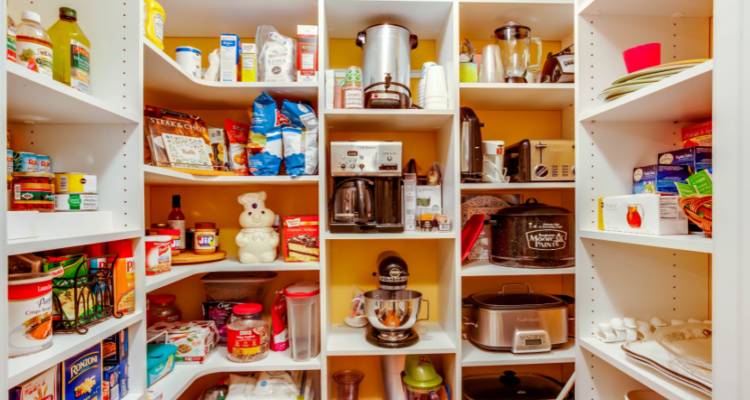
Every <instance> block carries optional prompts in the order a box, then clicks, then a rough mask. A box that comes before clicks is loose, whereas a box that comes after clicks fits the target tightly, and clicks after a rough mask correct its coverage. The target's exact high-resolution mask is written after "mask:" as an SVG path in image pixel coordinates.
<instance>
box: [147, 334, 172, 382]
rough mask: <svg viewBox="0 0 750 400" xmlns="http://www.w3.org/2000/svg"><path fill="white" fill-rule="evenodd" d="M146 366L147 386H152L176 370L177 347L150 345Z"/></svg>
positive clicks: (159, 344) (158, 344)
mask: <svg viewBox="0 0 750 400" xmlns="http://www.w3.org/2000/svg"><path fill="white" fill-rule="evenodd" d="M146 352H147V353H148V357H147V364H146V371H147V373H146V385H147V386H151V385H153V384H154V383H156V382H157V381H158V380H159V379H161V378H163V377H165V376H167V375H168V374H169V373H170V372H172V370H173V369H174V364H175V354H176V353H177V346H175V345H173V344H165V343H149V344H148V346H147V350H146Z"/></svg>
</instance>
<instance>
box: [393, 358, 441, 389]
mask: <svg viewBox="0 0 750 400" xmlns="http://www.w3.org/2000/svg"><path fill="white" fill-rule="evenodd" d="M401 381H402V383H403V386H404V394H405V395H406V400H441V399H445V398H447V396H446V393H445V387H444V386H443V378H442V377H441V376H440V375H439V374H438V373H437V371H435V366H433V365H432V362H431V361H430V359H429V358H428V357H427V356H418V355H409V356H406V366H405V367H404V372H402V373H401Z"/></svg>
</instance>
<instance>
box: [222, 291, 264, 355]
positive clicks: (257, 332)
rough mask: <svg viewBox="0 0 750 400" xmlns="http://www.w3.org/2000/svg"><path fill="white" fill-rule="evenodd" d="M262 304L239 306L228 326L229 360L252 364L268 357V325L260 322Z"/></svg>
mask: <svg viewBox="0 0 750 400" xmlns="http://www.w3.org/2000/svg"><path fill="white" fill-rule="evenodd" d="M261 310H262V306H261V305H260V304H255V303H248V304H237V305H236V306H234V307H233V308H232V317H231V319H230V322H229V325H227V358H228V359H230V360H231V361H235V362H251V361H258V360H262V359H264V358H266V356H267V355H268V342H269V337H268V323H267V322H266V321H263V320H258V319H256V318H257V315H258V314H259V313H260V312H261Z"/></svg>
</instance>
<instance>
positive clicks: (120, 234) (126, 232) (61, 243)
mask: <svg viewBox="0 0 750 400" xmlns="http://www.w3.org/2000/svg"><path fill="white" fill-rule="evenodd" d="M141 234H142V232H141V230H140V229H123V230H114V231H108V232H97V233H91V234H79V235H60V236H51V237H50V236H40V237H36V238H32V239H17V240H9V241H8V246H7V251H8V255H15V254H24V253H34V252H38V251H45V250H54V249H62V248H66V247H76V246H84V245H88V244H94V243H104V242H111V241H115V240H122V239H133V238H137V237H140V236H141Z"/></svg>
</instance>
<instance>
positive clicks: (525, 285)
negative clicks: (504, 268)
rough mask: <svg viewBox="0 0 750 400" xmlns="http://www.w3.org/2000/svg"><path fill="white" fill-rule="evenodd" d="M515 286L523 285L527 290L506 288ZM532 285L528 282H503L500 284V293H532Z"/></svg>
mask: <svg viewBox="0 0 750 400" xmlns="http://www.w3.org/2000/svg"><path fill="white" fill-rule="evenodd" d="M513 286H521V287H524V288H526V291H525V292H509V291H507V290H506V288H507V287H513ZM531 292H532V291H531V286H529V284H528V283H522V282H511V283H503V285H502V286H500V293H502V294H506V293H531Z"/></svg>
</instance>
